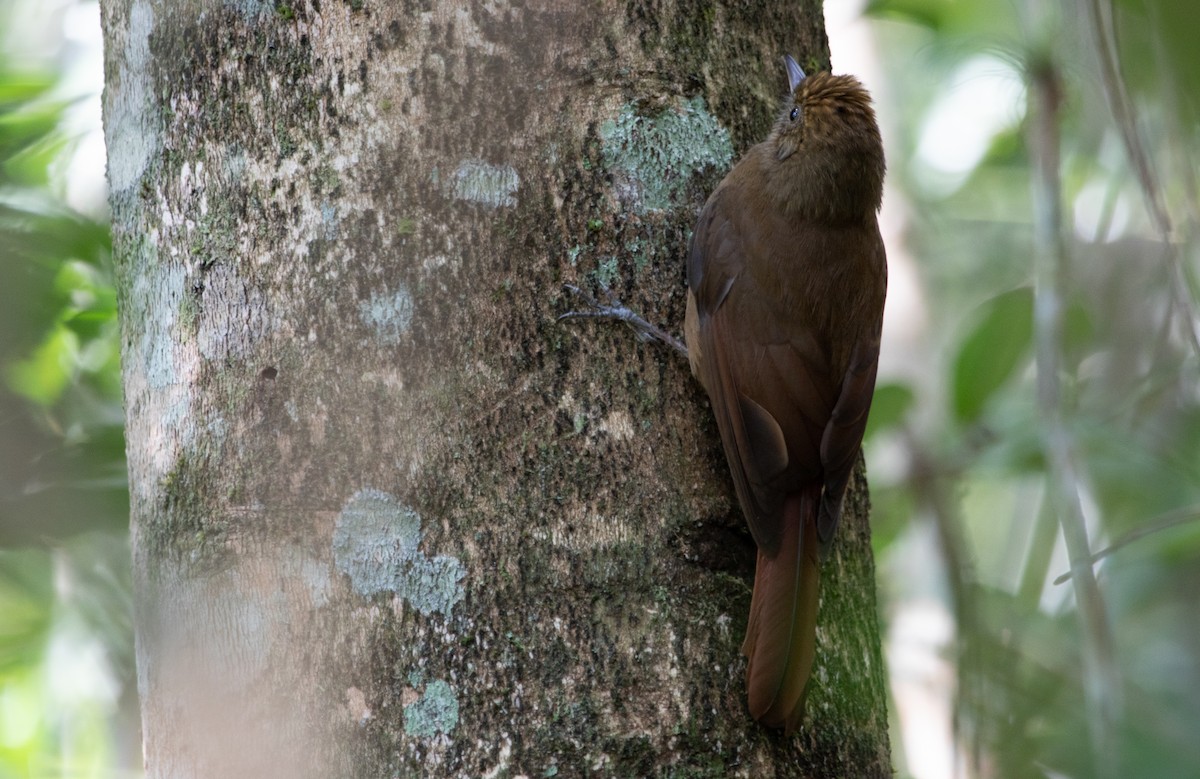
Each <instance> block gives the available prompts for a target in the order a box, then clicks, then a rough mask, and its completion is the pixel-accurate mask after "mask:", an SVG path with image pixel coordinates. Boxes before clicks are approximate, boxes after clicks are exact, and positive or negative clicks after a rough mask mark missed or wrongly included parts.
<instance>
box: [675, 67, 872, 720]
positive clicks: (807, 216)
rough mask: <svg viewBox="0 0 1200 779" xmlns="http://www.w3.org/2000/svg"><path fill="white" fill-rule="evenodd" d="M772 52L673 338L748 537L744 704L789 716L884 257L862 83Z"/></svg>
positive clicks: (851, 449) (854, 451) (839, 491)
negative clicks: (760, 117) (771, 110)
mask: <svg viewBox="0 0 1200 779" xmlns="http://www.w3.org/2000/svg"><path fill="white" fill-rule="evenodd" d="M787 65H788V75H789V82H790V85H791V93H790V95H789V97H788V99H787V101H786V103H785V105H784V108H783V111H782V113H781V114H780V117H779V120H778V121H777V122H776V123H775V127H774V129H773V130H772V131H771V134H770V136H769V137H768V138H767V140H766V141H764V142H763V143H760V144H758V145H757V146H755V147H753V148H752V149H750V151H749V152H747V153H746V156H745V157H744V158H743V159H742V160H741V161H740V162H739V163H738V164H737V165H736V166H735V167H734V168H733V170H732V171H730V173H729V175H728V176H726V177H725V179H724V180H723V181H722V182H721V184H720V185H719V186H718V187H717V188H716V190H715V191H714V192H713V193H712V195H711V196H710V197H709V199H708V202H707V203H706V204H705V206H704V210H703V211H702V212H701V213H700V218H699V220H698V221H697V224H696V230H695V233H694V234H693V236H692V243H691V247H690V250H689V252H688V258H687V276H688V307H687V321H686V325H685V337H686V340H687V348H688V357H689V360H690V361H691V364H692V371H693V373H695V375H696V377H697V378H698V379H699V380H700V381H701V383H703V385H704V387H705V389H706V390H707V392H708V396H709V399H710V400H711V402H712V408H713V411H714V413H715V414H716V418H717V427H718V428H719V429H720V432H721V441H722V443H723V444H724V447H725V455H726V457H727V459H728V460H729V467H730V470H731V471H732V473H733V482H734V486H735V489H736V492H737V496H738V502H739V503H740V504H741V507H742V511H743V512H744V513H745V515H746V519H747V521H748V523H749V525H750V532H751V534H752V535H753V536H754V541H755V543H756V544H757V545H758V564H757V569H756V572H755V577H754V595H753V599H752V602H751V607H750V622H749V626H748V627H747V630H746V641H745V644H744V645H743V647H742V651H743V652H744V653H745V655H746V657H747V659H748V669H747V674H746V681H747V688H748V696H749V707H750V713H751V714H752V715H753V716H754V717H755V718H756V719H758V720H760V721H762V722H763V723H764V724H767V725H770V726H774V727H782V728H784V730H785V731H786V732H788V733H791V732H792V731H793V730H795V728H796V727H797V726H798V724H799V723H800V720H801V718H802V717H803V713H804V699H805V694H806V687H807V684H808V678H809V674H810V673H811V671H812V665H813V657H814V653H815V640H816V635H815V630H816V627H815V626H816V616H817V585H818V578H819V577H818V574H819V563H820V559H821V557H822V554H823V553H824V552H825V551H827V550H828V548H829V544H830V542H831V541H832V539H833V534H834V531H835V530H836V528H837V521H838V516H839V514H840V511H841V504H842V496H843V494H844V493H845V489H846V483H847V481H848V480H849V478H850V472H851V470H852V468H853V467H854V462H855V459H856V458H857V456H858V450H859V445H860V444H861V442H862V435H863V429H864V427H865V425H866V420H867V411H868V409H869V408H870V405H871V396H872V393H873V391H874V387H875V370H876V365H877V363H878V358H879V335H880V327H881V322H882V318H883V301H884V294H885V289H886V286H887V266H886V261H885V258H884V250H883V241H882V240H881V239H880V236H879V227H878V224H877V221H876V212H877V211H878V209H879V205H880V200H881V198H882V192H883V174H884V159H883V147H882V144H881V142H880V138H879V128H878V125H877V124H876V121H875V114H874V111H873V110H872V108H871V102H870V97H869V96H868V94H867V92H866V90H864V89H863V87H862V85H861V84H860V83H859V82H858V81H857V80H856V79H855V78H853V77H851V76H834V75H830V74H829V73H817V74H815V75H813V76H809V77H805V76H804V74H803V73H802V72H801V71H800V68H799V67H797V66H796V64H795V62H794V61H793V60H792V59H791V58H790V57H788V58H787Z"/></svg>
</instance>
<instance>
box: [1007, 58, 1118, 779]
mask: <svg viewBox="0 0 1200 779" xmlns="http://www.w3.org/2000/svg"><path fill="white" fill-rule="evenodd" d="M1029 74H1030V107H1029V112H1028V116H1029V117H1030V124H1029V147H1030V152H1031V157H1032V161H1033V204H1034V215H1033V216H1034V243H1035V246H1034V249H1035V251H1034V255H1035V261H1034V263H1035V265H1034V267H1035V290H1036V293H1035V297H1034V342H1035V345H1036V364H1037V400H1038V411H1039V416H1040V418H1041V424H1042V445H1043V448H1044V451H1045V456H1046V463H1047V471H1048V472H1047V480H1048V488H1049V499H1050V500H1051V501H1052V505H1053V507H1054V510H1055V512H1056V513H1057V515H1058V521H1059V525H1061V527H1062V531H1063V537H1064V539H1065V540H1066V545H1067V554H1068V557H1069V558H1070V560H1071V572H1072V574H1073V578H1074V589H1075V600H1076V604H1077V607H1078V610H1079V619H1080V623H1081V627H1082V632H1083V638H1084V640H1083V672H1084V690H1085V696H1086V700H1087V703H1088V706H1087V709H1088V725H1089V731H1090V735H1091V741H1092V753H1093V759H1094V761H1095V767H1096V770H1097V775H1098V776H1101V777H1116V776H1117V771H1118V770H1119V769H1118V766H1119V765H1120V763H1119V760H1118V759H1117V738H1116V723H1117V721H1118V712H1119V709H1120V675H1119V674H1118V671H1117V666H1116V658H1115V650H1114V642H1113V637H1112V628H1111V626H1110V625H1109V621H1108V614H1107V610H1106V608H1105V604H1104V600H1103V596H1102V595H1101V593H1100V587H1099V585H1098V584H1097V583H1096V576H1095V572H1094V571H1093V570H1092V567H1091V552H1090V550H1089V548H1088V536H1087V528H1086V526H1085V524H1084V517H1083V506H1082V501H1081V499H1080V492H1081V483H1080V479H1079V473H1078V469H1077V467H1076V463H1075V459H1074V453H1073V451H1072V443H1071V439H1070V435H1069V433H1068V432H1067V428H1066V424H1065V421H1064V419H1063V409H1062V387H1061V382H1060V371H1061V370H1062V354H1061V350H1062V336H1063V309H1064V302H1063V290H1064V289H1065V287H1066V277H1067V273H1068V266H1067V252H1066V248H1065V244H1064V240H1063V228H1062V182H1061V179H1060V175H1061V174H1060V170H1061V150H1060V142H1059V126H1060V119H1059V112H1060V109H1061V105H1062V82H1061V80H1060V76H1059V72H1058V68H1057V66H1056V65H1055V63H1054V62H1053V61H1052V59H1051V55H1050V54H1049V53H1048V52H1046V53H1043V54H1042V55H1041V58H1040V59H1037V60H1035V61H1033V62H1031V64H1030V70H1029Z"/></svg>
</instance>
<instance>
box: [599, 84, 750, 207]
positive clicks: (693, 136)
mask: <svg viewBox="0 0 1200 779" xmlns="http://www.w3.org/2000/svg"><path fill="white" fill-rule="evenodd" d="M600 140H601V144H602V146H601V154H602V156H603V159H604V165H605V167H607V168H608V170H609V171H610V172H611V173H612V174H613V180H614V187H615V189H616V193H617V196H618V197H619V198H620V199H621V200H622V201H623V202H627V203H628V204H630V205H631V206H633V207H634V208H636V209H637V210H639V211H662V210H666V209H669V208H671V207H673V206H674V205H675V204H676V203H678V201H679V198H680V196H681V195H682V194H683V192H684V189H685V187H686V186H687V184H688V181H689V180H690V179H691V177H692V175H693V174H695V173H697V172H699V171H701V170H704V169H705V168H710V167H711V168H716V169H718V170H724V169H725V168H727V167H728V166H729V163H730V162H731V161H732V160H733V143H732V142H731V141H730V139H729V132H728V131H727V130H726V129H725V128H724V127H722V126H721V125H720V124H719V123H718V122H717V118H716V117H715V116H713V115H712V114H710V113H709V112H708V110H707V109H706V108H705V107H704V100H703V98H700V97H693V98H691V99H690V100H686V101H684V103H683V105H682V106H680V107H678V108H668V109H667V110H665V111H663V112H662V113H659V114H657V115H655V116H642V115H641V114H639V113H638V112H637V109H636V107H635V106H634V105H633V104H627V105H626V106H625V107H624V108H622V109H621V113H620V114H618V115H617V118H616V119H610V120H609V121H607V122H605V123H604V124H602V125H601V126H600Z"/></svg>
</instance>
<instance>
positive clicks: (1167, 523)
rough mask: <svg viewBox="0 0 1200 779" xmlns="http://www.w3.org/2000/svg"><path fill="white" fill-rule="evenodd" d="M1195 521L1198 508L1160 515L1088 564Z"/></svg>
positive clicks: (1064, 577) (1198, 516)
mask: <svg viewBox="0 0 1200 779" xmlns="http://www.w3.org/2000/svg"><path fill="white" fill-rule="evenodd" d="M1196 521H1200V506H1185V507H1184V508H1181V509H1175V510H1174V511H1168V512H1167V513H1165V514H1160V515H1158V516H1157V517H1155V518H1154V519H1152V520H1150V521H1149V522H1147V523H1146V524H1144V525H1142V526H1141V527H1138V528H1134V529H1133V530H1130V531H1129V532H1128V533H1126V534H1125V535H1123V536H1121V537H1120V538H1118V539H1117V540H1116V541H1114V542H1112V543H1111V544H1109V545H1108V546H1106V547H1104V548H1103V549H1101V550H1100V551H1099V552H1096V553H1095V554H1093V555H1092V557H1091V561H1090V562H1091V563H1092V564H1093V565H1094V564H1096V563H1098V562H1100V561H1101V560H1103V559H1104V558H1106V557H1108V556H1109V555H1111V554H1113V553H1114V552H1118V551H1120V550H1121V549H1124V548H1125V547H1127V546H1129V545H1130V544H1132V543H1133V542H1134V541H1140V540H1141V539H1143V538H1145V537H1147V536H1151V535H1154V534H1155V533H1161V532H1162V531H1164V530H1170V529H1171V528H1173V527H1179V526H1180V525H1186V524H1188V523H1189V522H1196ZM1073 573H1074V571H1067V572H1066V573H1064V574H1063V575H1062V576H1059V577H1058V578H1057V579H1055V580H1054V583H1055V584H1062V583H1063V582H1065V581H1067V580H1068V579H1070V578H1071V576H1072V574H1073Z"/></svg>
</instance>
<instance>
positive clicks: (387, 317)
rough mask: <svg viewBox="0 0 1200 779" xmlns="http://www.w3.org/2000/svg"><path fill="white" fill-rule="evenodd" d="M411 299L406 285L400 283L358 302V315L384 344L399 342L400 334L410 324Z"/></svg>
mask: <svg viewBox="0 0 1200 779" xmlns="http://www.w3.org/2000/svg"><path fill="white" fill-rule="evenodd" d="M412 315H413V301H412V295H411V294H410V293H409V291H408V287H405V286H404V285H403V284H401V285H400V286H399V287H397V288H396V289H395V290H394V291H392V292H384V293H375V294H373V295H371V298H370V299H369V300H364V301H363V302H361V303H359V304H358V317H359V319H361V320H362V322H363V324H365V325H366V326H367V327H369V328H371V329H372V330H373V331H375V336H376V337H377V338H378V339H379V341H380V342H381V343H383V344H386V345H389V346H390V345H394V344H397V343H400V336H401V335H403V334H404V333H405V331H407V330H408V326H409V325H410V324H412Z"/></svg>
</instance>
